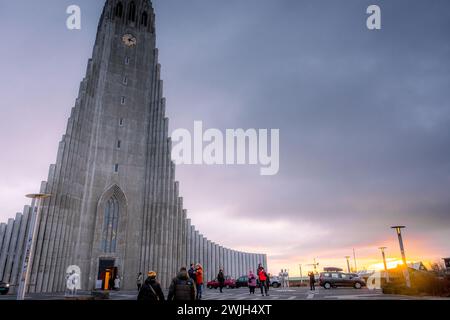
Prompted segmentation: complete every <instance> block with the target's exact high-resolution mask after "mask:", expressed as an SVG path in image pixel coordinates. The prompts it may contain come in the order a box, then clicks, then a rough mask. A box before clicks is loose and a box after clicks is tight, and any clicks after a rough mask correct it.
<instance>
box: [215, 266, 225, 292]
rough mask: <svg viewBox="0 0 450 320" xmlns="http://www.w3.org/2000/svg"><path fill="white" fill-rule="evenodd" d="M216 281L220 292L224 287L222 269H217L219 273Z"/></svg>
mask: <svg viewBox="0 0 450 320" xmlns="http://www.w3.org/2000/svg"><path fill="white" fill-rule="evenodd" d="M217 282H219V289H220V292H221V293H222V289H223V287H225V275H224V274H223V270H222V269H220V270H219V274H218V275H217Z"/></svg>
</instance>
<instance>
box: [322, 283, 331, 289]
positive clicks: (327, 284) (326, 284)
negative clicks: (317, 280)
mask: <svg viewBox="0 0 450 320" xmlns="http://www.w3.org/2000/svg"><path fill="white" fill-rule="evenodd" d="M323 287H324V288H325V289H327V290H328V289H331V283H329V282H325V283H324V284H323Z"/></svg>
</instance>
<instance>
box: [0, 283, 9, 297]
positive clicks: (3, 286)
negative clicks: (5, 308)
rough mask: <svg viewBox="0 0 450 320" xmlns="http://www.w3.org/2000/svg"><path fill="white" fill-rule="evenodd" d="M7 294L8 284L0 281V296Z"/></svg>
mask: <svg viewBox="0 0 450 320" xmlns="http://www.w3.org/2000/svg"><path fill="white" fill-rule="evenodd" d="M8 292H9V283H6V282H3V281H0V294H2V295H4V294H7V293H8Z"/></svg>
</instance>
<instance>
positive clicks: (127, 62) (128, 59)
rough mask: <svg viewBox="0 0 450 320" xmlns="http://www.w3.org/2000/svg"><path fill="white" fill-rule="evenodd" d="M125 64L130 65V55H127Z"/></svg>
mask: <svg viewBox="0 0 450 320" xmlns="http://www.w3.org/2000/svg"><path fill="white" fill-rule="evenodd" d="M125 64H126V65H129V64H130V58H129V57H125Z"/></svg>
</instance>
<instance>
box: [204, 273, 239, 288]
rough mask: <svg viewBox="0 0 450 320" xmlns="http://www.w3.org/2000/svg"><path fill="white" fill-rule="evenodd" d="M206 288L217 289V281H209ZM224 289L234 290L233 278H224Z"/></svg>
mask: <svg viewBox="0 0 450 320" xmlns="http://www.w3.org/2000/svg"><path fill="white" fill-rule="evenodd" d="M206 287H207V288H208V289H213V288H214V289H217V288H218V287H219V281H217V278H216V279H214V280H211V281H208V283H207V284H206ZM224 287H225V288H231V289H233V288H236V280H234V279H233V278H231V277H230V276H225V283H224Z"/></svg>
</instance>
